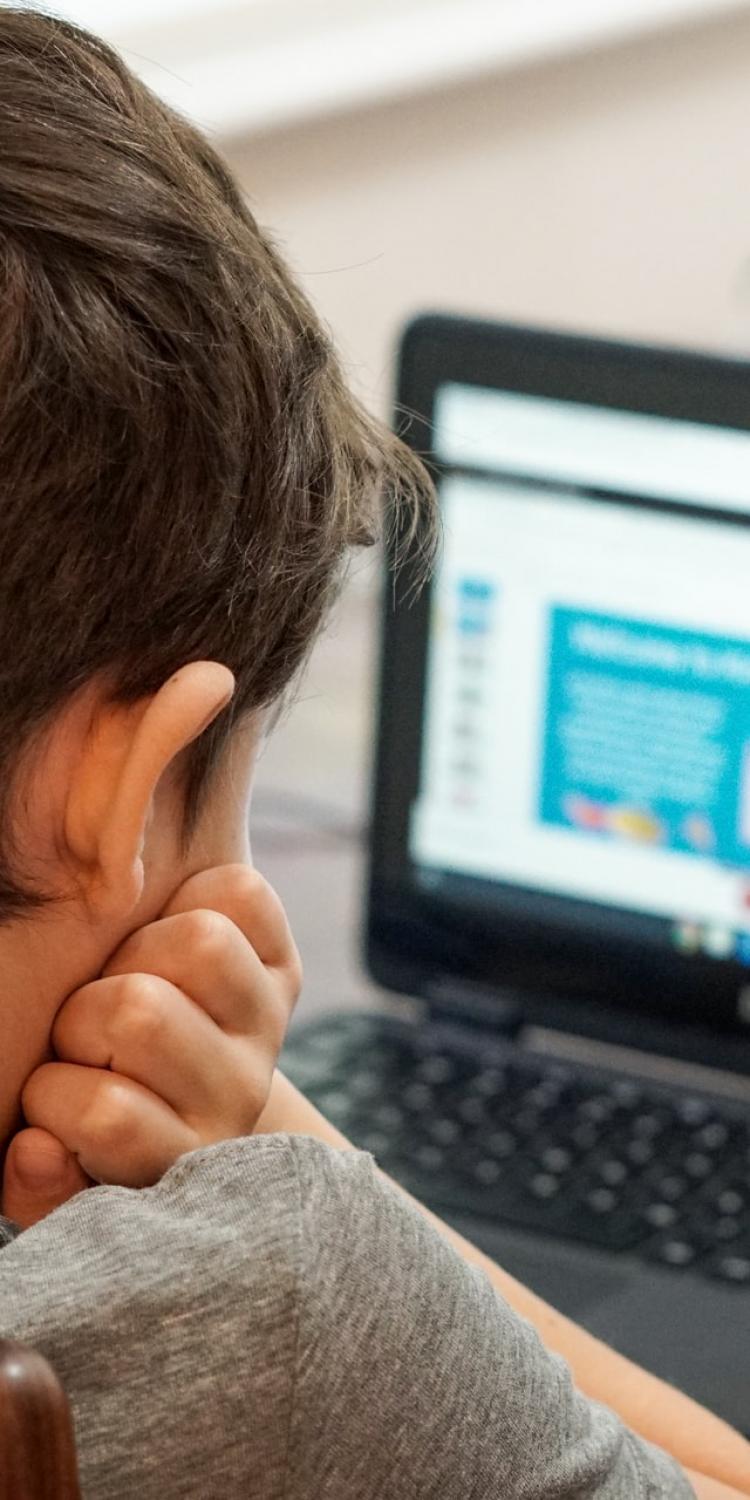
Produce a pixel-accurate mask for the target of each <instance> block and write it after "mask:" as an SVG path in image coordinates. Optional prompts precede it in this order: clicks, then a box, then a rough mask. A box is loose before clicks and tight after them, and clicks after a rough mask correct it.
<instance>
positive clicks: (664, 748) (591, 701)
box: [539, 608, 750, 868]
mask: <svg viewBox="0 0 750 1500" xmlns="http://www.w3.org/2000/svg"><path fill="white" fill-rule="evenodd" d="M549 663H550V669H549V678H548V687H547V702H546V712H545V729H544V746H543V757H542V778H541V791H540V809H539V812H540V817H541V819H542V822H544V823H546V824H553V825H558V826H562V827H565V828H572V829H576V830H577V831H578V832H580V833H581V834H586V835H589V836H591V837H596V838H609V839H611V838H615V839H619V840H624V841H627V842H630V843H638V844H640V845H641V846H642V845H643V844H650V845H652V846H654V847H661V848H664V849H671V850H675V851H680V852H682V853H686V854H694V855H697V856H701V857H703V858H710V859H714V860H718V861H719V862H721V863H722V864H726V865H730V866H734V867H737V866H739V867H742V868H747V867H748V866H750V642H748V641H746V640H738V639H730V638H728V637H725V636H718V635H708V634H703V633H698V632H693V631H683V630H677V629H670V628H667V627H664V626H661V625H653V624H650V623H649V622H648V621H643V620H633V619H626V618H622V617H615V616H609V615H600V614H591V613H588V612H586V613H583V612H581V611H578V610H572V609H564V608H553V609H552V610H551V612H550V656H549Z"/></svg>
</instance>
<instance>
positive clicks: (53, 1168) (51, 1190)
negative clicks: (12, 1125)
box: [2, 1128, 91, 1229]
mask: <svg viewBox="0 0 750 1500" xmlns="http://www.w3.org/2000/svg"><path fill="white" fill-rule="evenodd" d="M90 1186H91V1178H90V1177H88V1176H87V1175H86V1173H85V1172H84V1170H83V1168H82V1167H81V1165H80V1163H79V1162H78V1161H77V1159H76V1157H75V1156H74V1155H73V1154H72V1152H70V1151H69V1150H68V1149H67V1147H66V1146H64V1145H63V1143H62V1141H60V1140H58V1139H57V1137H56V1136H54V1135H50V1133H49V1131H47V1130H40V1129H38V1128H31V1129H29V1130H19V1131H18V1133H17V1135H15V1136H14V1137H13V1139H12V1140H11V1141H10V1143H9V1145H8V1150H7V1153H6V1157H5V1170H4V1172H3V1196H2V1204H3V1213H4V1214H5V1215H6V1217H7V1218H9V1219H12V1220H13V1222H14V1224H19V1225H20V1227H21V1229H30V1228H31V1225H32V1224H38V1222H39V1220H40V1219H45V1218H46V1217H47V1214H51V1213H52V1211H53V1209H55V1208H60V1207H61V1205H62V1204H63V1203H67V1201H68V1199H69V1198H74V1197H75V1195H76V1193H80V1192H81V1191H82V1190H83V1188H87V1187H90Z"/></svg>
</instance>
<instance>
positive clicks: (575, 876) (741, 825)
mask: <svg viewBox="0 0 750 1500" xmlns="http://www.w3.org/2000/svg"><path fill="white" fill-rule="evenodd" d="M432 444H433V450H434V453H435V457H436V459H437V460H438V462H439V465H440V483H439V489H440V500H441V509H442V514H443V521H444V548H443V552H442V557H441V561H440V564H439V567H438V571H437V574H436V577H435V580H434V583H433V588H432V595H431V603H430V627H429V644H428V652H427V676H426V692H425V697H424V709H423V714H424V721H423V732H422V743H421V766H420V777H419V787H418V793H417V796H416V797H415V799H414V802H413V806H412V810H411V817H410V830H409V849H410V854H411V857H412V859H413V861H414V863H415V865H416V866H417V867H418V869H419V870H420V871H421V872H422V874H423V878H424V879H425V880H426V881H427V883H428V884H429V883H430V878H431V877H432V880H433V883H434V877H435V874H436V872H440V871H444V872H453V873H456V874H463V875H465V876H470V877H479V878H481V879H482V880H483V881H489V882H494V883H498V885H502V886H505V887H508V886H510V887H513V886H517V887H520V888H523V889H524V890H525V891H526V892H528V893H533V892H538V893H540V894H541V893H547V894H550V893H553V894H554V895H555V896H557V897H561V896H562V897H568V898H570V900H571V904H570V905H569V906H568V908H567V910H566V909H564V908H562V907H560V906H559V905H558V906H557V907H556V911H555V913H554V917H555V918H556V920H557V921H558V922H560V921H562V922H565V923H570V922H577V923H578V924H579V925H580V924H584V925H588V926H589V927H592V928H596V929H597V930H598V932H599V933H600V934H601V936H602V937H603V938H605V937H606V933H607V930H608V928H610V929H612V930H613V931H614V930H615V928H616V929H617V931H618V932H620V933H623V932H624V931H625V930H626V929H627V927H628V926H630V928H631V929H632V932H633V935H634V936H635V935H636V934H637V936H638V938H639V940H640V941H644V942H651V943H661V944H667V945H673V946H674V947H675V948H677V949H679V950H682V951H684V952H690V951H693V950H700V951H701V952H702V953H703V954H704V955H707V956H710V957H714V958H716V959H720V960H721V959H723V960H726V959H728V958H735V959H737V960H739V961H740V962H747V963H750V526H748V525H746V524H745V523H746V522H747V521H748V520H750V433H748V432H741V431H737V430H736V429H732V428H722V427H718V426H707V425H703V424H700V423H695V422H689V421H680V420H675V419H673V418H666V417H662V416H655V415H650V414H643V413H640V412H631V411H616V410H612V409H606V408H597V407H596V406H594V405H590V404H584V403H581V402H577V401H560V400H557V399H550V398H547V397H543V396H538V395H530V394H527V393H522V392H515V391H498V390H492V389H487V388H482V387H477V386H469V385H462V384H459V383H454V382H449V383H446V384H444V385H442V386H441V387H439V389H438V390H437V393H436V398H435V404H434V410H433V436H432ZM497 894H498V898H499V897H500V891H499V890H498V893H497ZM550 915H551V914H550V913H549V912H548V914H547V917H548V919H549V917H550ZM644 918H647V919H651V920H648V921H644ZM653 919H657V921H656V922H655V921H654V920H653Z"/></svg>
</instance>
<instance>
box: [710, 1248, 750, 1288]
mask: <svg viewBox="0 0 750 1500" xmlns="http://www.w3.org/2000/svg"><path fill="white" fill-rule="evenodd" d="M703 1264H704V1267H705V1269H706V1271H707V1272H708V1273H709V1275H710V1276H718V1277H719V1278H720V1279H721V1280H722V1281H729V1282H732V1283H733V1284H734V1285H735V1286H750V1254H747V1255H744V1254H742V1255H740V1254H737V1255H733V1254H732V1253H731V1252H729V1251H723V1252H722V1253H721V1254H719V1255H713V1256H710V1257H709V1259H708V1260H707V1261H704V1263H703Z"/></svg>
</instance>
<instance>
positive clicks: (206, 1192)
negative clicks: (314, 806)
mask: <svg viewBox="0 0 750 1500" xmlns="http://www.w3.org/2000/svg"><path fill="white" fill-rule="evenodd" d="M0 286H1V288H2V298H1V300H0V640H2V643H3V663H2V667H1V668H0V747H1V753H2V758H3V759H2V767H3V776H2V792H1V794H0V972H2V1000H1V1002H0V1004H1V1009H0V1037H1V1038H2V1048H1V1051H0V1141H1V1142H2V1144H3V1148H4V1152H5V1163H4V1183H3V1212H4V1215H5V1220H4V1225H3V1230H2V1233H3V1238H4V1240H5V1241H6V1242H7V1243H6V1247H5V1248H4V1249H3V1250H2V1253H0V1306H2V1309H3V1314H2V1334H3V1336H4V1337H6V1338H9V1337H11V1338H17V1339H21V1340H23V1341H25V1342H27V1343H30V1344H33V1345H34V1346H36V1347H38V1348H39V1349H41V1350H42V1352H43V1353H44V1354H46V1355H47V1357H48V1358H49V1359H50V1361H51V1362H52V1364H53V1365H54V1366H55V1368H56V1369H57V1371H58V1373H59V1375H60V1377H61V1379H62V1381H63V1384H64V1385H65V1387H66V1389H67V1391H68V1395H69V1397H70V1399H71V1402H72V1406H73V1411H74V1415H75V1422H76V1435H77V1442H78V1449H79V1457H80V1467H81V1475H82V1483H83V1492H84V1495H85V1496H87V1497H90V1500H94V1497H114V1496H126V1495H128V1496H131V1495H137V1496H138V1497H140V1500H149V1497H152V1496H153V1497H156V1496H159V1497H160V1500H169V1497H178V1496H179V1497H182V1496H201V1497H211V1496H217V1497H226V1500H232V1497H234V1496H237V1497H240V1496H242V1497H245V1500H247V1497H271V1496H277V1495H278V1496H281V1495H284V1496H286V1497H288V1500H292V1497H294V1496H300V1497H302V1496H310V1497H318V1496H320V1497H322V1496H324V1495H325V1496H327V1497H329V1500H336V1497H342V1500H343V1497H344V1496H346V1497H347V1500H364V1497H373V1500H374V1497H376V1496H384V1495H393V1496H405V1497H406V1496H435V1497H437V1496H440V1497H441V1500H468V1497H469V1496H472V1497H480V1496H488V1497H489V1496H503V1497H507V1500H511V1497H513V1496H521V1495H524V1496H531V1495H535V1496H539V1497H546V1496H550V1497H551V1496H552V1495H555V1496H559V1497H562V1496H570V1497H572V1496H574V1495H584V1494H585V1495H586V1496H591V1497H594V1496H597V1497H602V1500H604V1497H608V1500H614V1497H617V1496H622V1497H623V1500H624V1497H626V1496H627V1497H638V1496H642V1497H646V1496H656V1495H660V1496H664V1497H678V1496H679V1497H683V1496H688V1495H690V1494H691V1493H697V1494H698V1495H701V1496H704V1497H706V1500H707V1497H710V1496H712V1495H713V1496H715V1497H718V1496H719V1495H721V1494H724V1495H727V1494H732V1493H734V1494H739V1493H745V1494H750V1457H749V1456H748V1448H747V1445H746V1444H745V1443H744V1442H743V1440H742V1439H741V1438H739V1437H738V1436H737V1435H736V1434H733V1433H731V1432H729V1431H728V1429H726V1427H724V1425H723V1424H722V1423H720V1422H718V1421H717V1420H716V1419H714V1418H712V1417H711V1416H710V1414H709V1413H706V1412H702V1411H701V1410H700V1409H699V1408H697V1407H695V1405H694V1404H693V1403H691V1402H689V1401H687V1400H686V1399H685V1398H683V1397H681V1396H679V1395H678V1393H676V1392H670V1391H669V1390H668V1389H667V1388H666V1387H664V1386H662V1385H661V1384H660V1383H659V1382H657V1381H654V1380H653V1379H652V1378H651V1377H649V1376H647V1375H646V1374H644V1373H643V1372H640V1371H637V1370H634V1368H633V1367H632V1366H629V1365H627V1363H626V1362H625V1361H623V1360H619V1359H618V1358H617V1356H615V1355H612V1354H610V1353H609V1352H608V1351H606V1350H604V1349H603V1348H602V1346H600V1345H597V1344H596V1343H595V1341H593V1340H590V1339H587V1337H586V1335H584V1334H582V1333H580V1331H579V1330H575V1329H574V1328H573V1326H572V1325H570V1324H567V1323H566V1322H565V1320H563V1319H559V1318H557V1317H556V1315H555V1314H553V1313H552V1312H551V1310H549V1309H545V1308H544V1307H543V1305H542V1304H540V1303H538V1302H537V1301H536V1299H534V1298H532V1297H531V1295H530V1294H529V1293H527V1292H525V1289H524V1288H522V1287H519V1286H518V1285H517V1284H516V1283H513V1282H511V1280H510V1278H507V1277H504V1276H503V1273H502V1272H501V1271H500V1270H499V1268H497V1267H493V1266H492V1264H491V1262H489V1261H486V1260H485V1258H484V1257H482V1256H480V1255H479V1253H478V1252H476V1251H473V1250H472V1247H470V1246H468V1245H467V1244H466V1243H465V1242H463V1241H461V1240H460V1239H459V1237H458V1236H455V1235H453V1234H452V1233H451V1232H450V1231H449V1230H447V1229H446V1227H445V1226H442V1225H440V1224H439V1222H438V1221H436V1220H434V1219H433V1218H432V1216H430V1215H428V1214H426V1212H424V1211H422V1210H421V1209H420V1207H419V1206H418V1205H416V1204H414V1203H413V1201H411V1200H409V1199H408V1198H407V1197H406V1195H404V1194H402V1193H401V1192H400V1191H399V1190H398V1189H397V1188H396V1187H395V1186H394V1185H393V1184H391V1183H389V1182H388V1181H387V1180H385V1179H384V1178H383V1176H382V1174H380V1173H379V1172H378V1169H377V1168H376V1166H375V1164H374V1162H373V1160H372V1158H371V1157H370V1156H368V1155H367V1154H365V1153H362V1152H357V1151H353V1150H347V1149H345V1148H346V1146H347V1143H346V1142H344V1141H343V1140H342V1138H341V1137H339V1136H337V1134H336V1132H334V1131H332V1130H331V1129H330V1127H328V1126H327V1122H325V1121H324V1120H322V1118H321V1117H320V1116H318V1115H317V1114H316V1112H315V1111H314V1110H312V1109H311V1108H310V1107H309V1106H308V1105H307V1104H306V1101H304V1100H303V1099H301V1097H300V1096H299V1095H298V1094H297V1093H296V1091H294V1090H293V1089H291V1088H290V1086H289V1085H288V1084H287V1083H286V1080H284V1079H283V1078H281V1076H280V1075H279V1074H278V1072H277V1071H275V1060H276V1058H277V1056H278V1052H279V1049H280V1047H281V1044H282V1041H283V1037H284V1032H285V1029H286V1026H287V1023H288V1020H289V1015H290V1012H291V1008H292V1006H293V1004H294V1000H295V998H296V995H297V992H298V989H299V985H300V978H301V976H300V965H299V958H298V955H297V952H296V949H295V946H294V941H293V939H292V937H291V934H290V932H289V929H288V926H287V923H286V919H285V916H284V913H283V911H282V909H281V907H280V904H279V902H278V900H277V899H276V897H275V896H274V894H273V892H271V891H270V890H269V888H268V887H267V885H266V884H265V882H264V881H263V880H262V878H261V877H260V876H259V875H258V874H257V873H256V872H255V871H254V870H253V869H252V866H251V862H250V849H249V846H248V843H247V835H246V831H245V830H246V827H247V812H248V806H249V799H250V790H251V784H252V774H253V764H254V758H255V755H256V751H257V746H258V743H259V740H260V738H261V736H262V735H263V733H264V730H265V728H266V727H267V722H268V713H269V710H270V708H271V706H272V705H273V704H275V703H276V702H277V701H278V700H279V698H280V696H281V695H282V694H283V693H284V692H285V691H286V690H287V689H288V688H289V685H290V684H291V683H292V682H293V680H294V678H295V676H296V674H297V672H298V669H299V667H300V665H301V664H302V663H303V661H304V659H305V656H306V654H307V652H308V650H309V648H310V646H311V643H312V641H313V639H314V637H315V633H316V631H317V629H318V628H319V626H320V624H321V622H322V621H323V619H324V617H325V613H326V609H327V606H328V604H329V602H330V600H331V599H332V597H333V595H334V592H335V587H336V584H337V582H338V580H339V578H340V575H341V570H342V566H343V563H344V560H345V557H346V553H347V549H348V547H349V546H350V545H352V544H355V543H361V542H367V541H370V540H372V539H373V538H374V537H375V536H376V534H377V531H378V524H379V510H380V494H381V492H382V491H383V489H385V490H387V491H388V492H389V493H390V494H391V495H393V497H394V503H395V511H394V514H395V516H396V524H398V525H399V528H400V531H402V532H403V535H404V537H405V541H406V544H407V545H409V544H411V543H414V542H415V541H416V543H417V545H420V546H422V547H423V549H424V552H425V557H427V556H428V554H429V552H430V549H431V545H432V538H433V537H434V531H435V526H434V500H433V497H432V493H431V490H430V487H429V483H428V481H427V479H426V476H425V474H424V473H423V471H422V469H421V466H420V465H419V464H418V463H417V461H416V460H415V459H414V458H413V457H412V456H411V455H410V454H409V453H408V452H407V451H406V450H405V449H404V448H403V447H401V445H400V444H399V443H398V442H397V441H396V440H395V439H394V438H393V437H391V436H390V435H389V434H388V433H386V432H385V431H384V430H383V429H381V428H380V427H379V426H378V424H376V423H375V422H374V421H373V420H372V419H370V418H369V417H368V416H367V415H366V414H365V412H364V411H363V410H362V409H361V407H360V406H359V405H358V404H357V403H356V402H355V401H354V399H353V398H352V397H351V395H350V394H349V393H348V392H347V390H346V387H345V384H344V382H343V379H342V376H341V372H340V369H339V366H338V364H337V361H336V358H335V356H334V354H333V352H332V350H331V347H330V344H329V342H328V339H327V338H326V336H325V334H324V333H323V331H322V330H321V328H320V325H319V323H318V321H317V319H316V317H315V315H314V313H313V311H312V310H311V308H310V307H309V305H308V303H307V302H306V300H305V298H304V297H303V296H302V294H301V293H300V291H299V290H298V289H297V288H296V286H295V285H294V282H293V281H292V279H291V278H290V276H289V273H288V272H287V270H286V269H285V267H284V265H283V264H282V262H281V260H280V258H279V257H278V255H277V254H276V252H275V250H274V248H273V246H272V244H271V242H270V240H269V239H268V237H267V236H265V235H264V234H262V233H261V231H260V230H259V228H258V226H257V225H256V223H255V221H254V220H253V218H252V216H251V215H250V213H249V211H248V209H247V207H246V206H245V204H244V203H243V200H242V198H241V196H240V194H239V191H238V189H237V187H236V186H235V184H234V183H233V181H232V180H231V178H230V177H229V175H228V173H227V171H226V169H225V167H224V166H223V165H222V164H221V162H220V161H219V159H218V158H217V156H216V155H215V153H214V152H213V151H212V149H211V148H210V146H209V145H208V144H207V142H206V141H205V140H204V139H203V138H202V137H201V136H200V135H199V134H198V133H197V132H196V131H194V130H193V129H192V128H191V127H190V126H189V125H188V124H186V123H185V122H184V121H183V120H181V119H180V118H179V117H177V116H176V115H174V114H173V113H172V112H171V111H170V110H168V109H167V108H166V107H165V106H164V105H162V104H161V103H160V102H159V101H158V100H157V99H156V98H154V97H153V96H152V95H151V94H150V93H149V92H148V91H147V90H146V89H145V88H143V87H142V86H141V85H140V84H139V83H138V82H137V80H136V79H135V78H134V77H133V76H132V75H131V74H130V73H129V72H128V70H127V69H126V68H125V66H124V65H123V63H122V62H121V61H120V60H119V59H118V58H117V57H116V56H115V55H114V54H113V53H112V52H111V51H110V50H109V49H108V48H106V47H105V46H104V45H103V44H102V43H100V42H98V41H97V40H96V39H95V38H93V37H91V36H89V35H87V34H86V33H84V32H81V31H79V30H77V29H76V28H74V27H73V26H70V25H68V24H66V23H65V22H63V21H59V20H56V19H53V18H50V17H48V16H46V15H42V14H38V13H34V12H30V11H28V10H27V9H25V8H24V9H21V8H17V7H7V6H3V7H2V8H0ZM316 1137H318V1138H317V1139H316ZM472 1262H473V1263H472ZM516 1309H518V1310H520V1311H521V1312H525V1313H526V1314H527V1316H528V1321H526V1320H525V1319H524V1318H523V1317H521V1316H519V1311H518V1310H516ZM533 1323H536V1324H537V1326H538V1327H539V1328H540V1329H541V1330H542V1332H544V1334H545V1336H546V1340H547V1344H548V1345H549V1347H545V1343H543V1342H542V1340H541V1339H540V1338H539V1336H538V1333H537V1332H536V1331H535V1329H534V1327H533V1326H532V1324H533ZM554 1348H560V1349H561V1351H562V1352H566V1353H567V1354H568V1356H569V1359H570V1362H571V1364H572V1365H573V1368H574V1370H575V1373H576V1375H577V1378H578V1380H579V1383H580V1384H581V1386H582V1387H583V1388H584V1389H585V1390H586V1391H587V1393H588V1395H587V1396H584V1395H583V1394H581V1392H580V1391H579V1390H577V1389H576V1387H575V1385H574V1383H573V1380H572V1378H571V1372H570V1370H569V1368H568V1365H567V1364H566V1363H565V1362H564V1361H563V1360H562V1359H561V1358H560V1357H559V1354H555V1353H552V1352H550V1350H551V1349H554ZM616 1387H619V1388H618V1389H616ZM596 1396H602V1397H603V1398H604V1399H605V1400H607V1401H608V1403H609V1405H607V1406H605V1405H601V1404H599V1403H598V1402H597V1400H595V1399H590V1398H591V1397H596ZM610 1407H612V1408H614V1409H609V1408H610ZM618 1413H619V1414H618ZM623 1417H624V1418H625V1421H623V1420H622V1419H621V1418H623ZM627 1422H630V1426H628V1425H626V1424H627ZM649 1439H653V1440H654V1441H653V1442H652V1441H650V1440H649ZM655 1443H656V1444H659V1443H661V1444H662V1446H661V1447H658V1446H655V1445H654V1444H655ZM664 1449H666V1450H669V1452H667V1451H663V1450H664ZM670 1452H671V1455H672V1456H670ZM690 1468H692V1469H693V1470H697V1471H702V1474H701V1473H700V1472H698V1473H693V1474H692V1476H691V1477H692V1484H693V1486H694V1488H693V1489H691V1484H690V1482H689V1479H688V1477H687V1476H688V1470H689V1469H690ZM706 1476H709V1477H706ZM722 1478H723V1479H724V1480H726V1481H727V1483H728V1484H731V1485H733V1486H734V1489H733V1490H731V1489H725V1488H724V1487H723V1486H722V1485H721V1484H720V1483H718V1480H720V1479H722Z"/></svg>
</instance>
